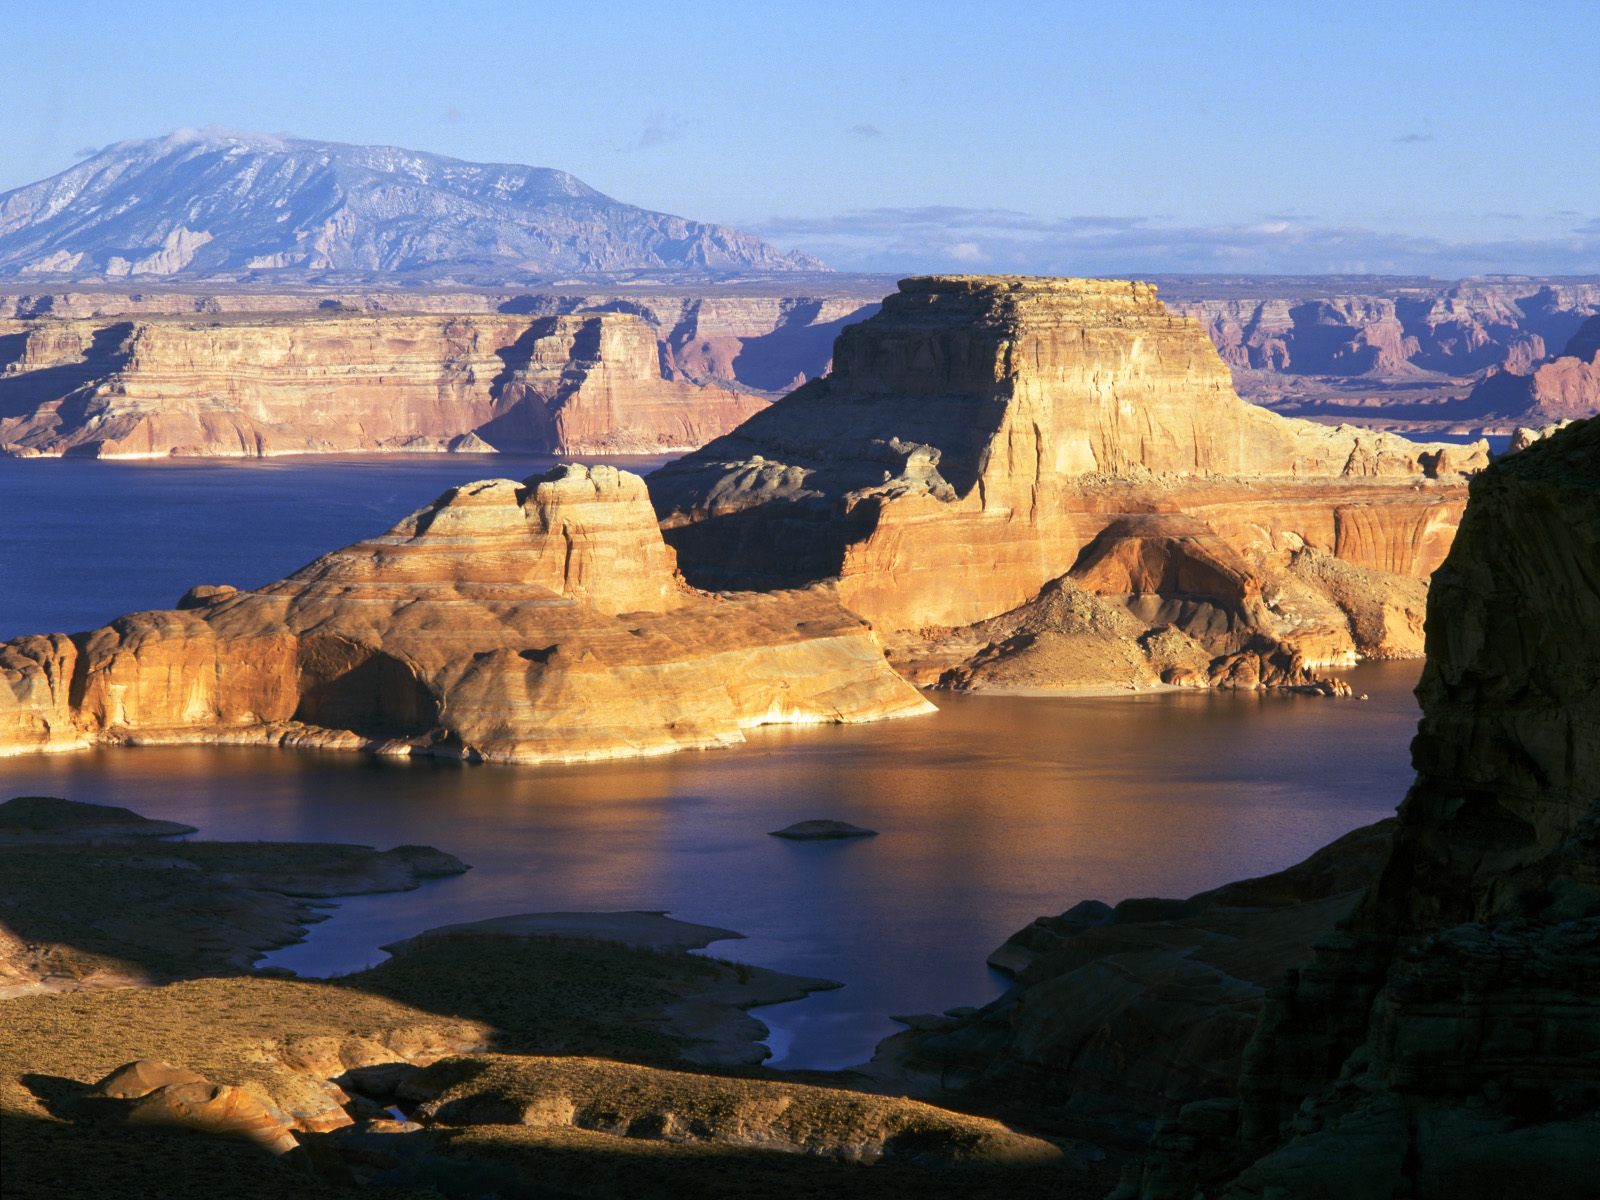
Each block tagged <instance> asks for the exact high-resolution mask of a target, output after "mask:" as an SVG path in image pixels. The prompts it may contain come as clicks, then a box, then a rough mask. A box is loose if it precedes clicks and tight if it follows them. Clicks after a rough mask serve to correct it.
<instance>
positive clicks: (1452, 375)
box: [1159, 276, 1600, 433]
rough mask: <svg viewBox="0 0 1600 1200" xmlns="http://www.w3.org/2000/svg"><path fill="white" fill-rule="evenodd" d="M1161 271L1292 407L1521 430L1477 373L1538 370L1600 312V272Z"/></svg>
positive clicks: (1394, 424) (1226, 354) (1459, 428)
mask: <svg viewBox="0 0 1600 1200" xmlns="http://www.w3.org/2000/svg"><path fill="white" fill-rule="evenodd" d="M1159 282H1160V283H1161V285H1162V290H1163V294H1164V295H1166V297H1167V301H1168V303H1169V305H1171V306H1172V307H1173V308H1174V309H1175V310H1176V311H1178V312H1181V313H1184V314H1186V315H1190V316H1194V317H1195V318H1197V319H1198V320H1199V321H1200V322H1201V323H1202V324H1203V325H1204V326H1205V328H1206V332H1207V333H1208V334H1209V335H1210V337H1211V340H1212V341H1213V342H1214V343H1215V344H1216V347H1217V350H1218V352H1219V353H1220V354H1221V355H1222V357H1223V359H1224V361H1226V362H1227V364H1228V366H1229V367H1230V368H1231V369H1232V370H1233V376H1234V383H1235V385H1236V386H1237V387H1238V389H1239V393H1240V395H1242V396H1245V397H1246V398H1248V399H1250V400H1252V401H1254V402H1256V403H1258V404H1264V405H1266V406H1268V407H1271V408H1274V409H1276V410H1277V411H1279V412H1283V413H1291V414H1294V415H1300V416H1309V417H1314V418H1316V419H1318V420H1340V419H1344V420H1350V421H1355V422H1359V423H1362V424H1370V425H1373V426H1375V427H1378V428H1386V429H1407V430H1413V431H1418V432H1423V431H1428V430H1435V431H1439V432H1456V433H1463V432H1468V431H1475V430H1482V429H1487V430H1488V431H1491V432H1494V431H1498V432H1510V427H1509V426H1508V425H1507V424H1506V423H1505V421H1504V420H1503V419H1501V415H1500V414H1498V413H1490V412H1488V411H1487V410H1486V409H1484V408H1483V407H1482V406H1481V405H1480V404H1479V403H1477V402H1476V400H1475V399H1474V400H1467V399H1464V397H1466V396H1467V393H1468V392H1469V391H1471V389H1472V386H1473V383H1474V381H1475V380H1477V379H1478V378H1479V377H1481V376H1484V375H1485V374H1488V375H1489V377H1490V378H1494V377H1495V376H1500V375H1504V376H1509V377H1511V378H1513V379H1514V378H1520V377H1524V376H1526V375H1528V374H1529V373H1530V372H1532V371H1533V370H1534V368H1535V367H1536V366H1538V364H1539V363H1540V362H1541V361H1542V360H1544V359H1545V356H1546V355H1547V354H1549V353H1551V352H1552V351H1553V350H1554V349H1555V348H1556V347H1559V346H1561V345H1563V344H1565V342H1566V341H1567V339H1568V338H1569V337H1571V336H1572V334H1573V331H1574V330H1575V329H1577V328H1578V326H1579V325H1580V324H1582V322H1583V321H1584V320H1585V318H1587V317H1592V316H1593V315H1595V314H1596V313H1600V281H1596V280H1593V279H1531V278H1517V277H1498V278H1479V279H1464V280H1460V281H1458V282H1455V283H1444V282H1441V281H1438V280H1431V279H1411V278H1384V277H1381V276H1349V277H1331V278H1326V277H1325V278H1318V279H1295V278H1250V277H1239V278H1227V277H1190V278H1184V277H1172V278H1166V279H1160V280H1159ZM1496 386H1497V387H1500V388H1505V389H1507V390H1513V389H1514V386H1515V385H1513V384H1512V383H1511V382H1510V380H1509V379H1506V380H1502V381H1501V382H1500V383H1499V384H1497V385H1496Z"/></svg>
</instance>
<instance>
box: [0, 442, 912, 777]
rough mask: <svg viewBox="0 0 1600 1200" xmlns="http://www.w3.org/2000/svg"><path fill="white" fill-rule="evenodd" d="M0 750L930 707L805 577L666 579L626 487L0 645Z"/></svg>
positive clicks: (538, 731) (688, 733)
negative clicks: (90, 627)
mask: <svg viewBox="0 0 1600 1200" xmlns="http://www.w3.org/2000/svg"><path fill="white" fill-rule="evenodd" d="M0 679H3V681H4V687H3V688H0V752H21V751H28V750H53V749H72V748H76V747H80V746H88V745H95V744H101V743H107V742H146V743H149V742H190V741H195V742H240V743H269V744H289V745H312V746H329V747H336V748H357V749H368V750H377V751H380V752H384V753H398V754H435V755H443V756H449V757H459V758H466V759H473V760H476V759H491V760H498V761H517V762H543V761H574V760H581V759H592V758H607V757H618V756H624V755H633V754H651V753H660V752H663V751H667V750H674V749H680V748H686V747H699V746H713V745H723V744H727V743H730V742H736V741H739V740H741V739H742V736H743V734H742V731H743V730H745V729H748V728H751V727H754V726H757V725H762V724H767V723H784V722H825V721H862V720H872V719H877V718H880V717H891V716H904V715H911V714H915V713H920V712H926V711H931V708H930V706H929V705H928V704H927V703H926V702H925V701H924V700H922V699H921V698H920V697H919V696H918V695H917V694H916V693H915V691H914V690H912V689H911V688H910V686H909V685H907V684H905V683H904V682H902V681H901V680H900V679H899V678H898V677H896V676H895V675H894V673H893V672H892V671H891V670H890V669H889V667H888V666H887V665H886V664H885V662H884V659H883V653H882V650H881V648H880V647H879V646H878V644H877V642H876V640H875V639H874V638H873V636H872V634H871V632H870V630H869V629H868V628H867V627H866V625H865V624H864V623H863V622H862V621H860V620H859V619H858V618H856V617H854V616H852V615H851V614H849V613H847V612H845V611H844V610H843V609H842V608H841V607H840V606H839V604H838V603H837V601H836V600H835V599H834V597H833V596H832V595H831V594H830V593H829V592H827V591H826V590H825V589H820V588H818V589H811V590H808V591H803V592H789V593H780V594H775V595H763V596H745V597H737V598H731V599H724V598H718V597H714V596H709V595H706V594H704V593H700V592H696V591H694V590H693V589H691V588H689V587H687V586H686V585H685V584H684V583H683V582H682V581H681V579H679V578H678V576H677V575H676V572H675V570H674V561H673V554H672V551H671V550H670V549H668V548H667V547H666V546H665V545H664V544H663V543H662V541H661V537H660V533H659V531H658V530H657V528H656V525H655V520H654V515H653V513H652V511H651V509H650V506H649V500H648V497H647V495H646V493H645V489H644V484H643V482H642V481H641V480H640V479H639V478H638V477H637V476H633V475H629V474H627V473H625V472H619V471H616V470H615V469H613V468H609V467H594V468H582V467H561V468H557V469H556V470H555V471H553V472H551V473H550V474H548V475H545V476H543V477H535V478H532V479H529V480H526V481H525V482H523V483H517V482H515V481H513V480H487V481H484V482H481V483H476V484H469V485H466V486H464V487H461V488H457V489H455V490H453V491H451V492H448V493H446V494H445V495H444V496H442V497H441V498H440V499H439V500H438V501H436V502H435V503H433V504H432V505H429V506H428V507H427V508H424V509H422V510H420V511H418V512H417V513H415V514H413V515H412V516H411V517H409V518H407V519H406V520H405V521H403V522H402V523H401V524H399V525H397V526H396V527H395V528H394V529H392V530H391V531H389V533H387V534H385V535H383V536H382V537H377V538H372V539H369V540H367V541H364V542H359V543H357V544H355V545H354V546H349V547H346V548H345V549H343V550H339V551H335V552H334V553H332V554H328V555H325V556H324V557H322V558H320V559H318V560H317V561H316V562H314V563H312V564H310V565H309V566H307V567H306V568H304V569H303V570H301V571H299V572H296V573H295V574H294V575H292V576H290V577H289V578H287V579H284V580H282V581H280V582H278V583H275V584H272V585H269V586H267V587H265V588H262V589H260V590H259V591H256V592H248V593H244V592H235V591H234V590H233V589H230V588H208V589H196V591H195V592H192V593H191V594H190V595H189V596H187V597H185V599H184V602H183V603H182V604H180V606H179V608H178V609H177V610H175V611H171V612H152V613H137V614H134V615H132V616H129V617H124V618H122V619H120V620H119V621H117V622H115V623H113V624H112V625H110V626H107V627H106V628H103V629H99V630H94V631H92V632H90V633H86V634H77V635H73V636H71V637H68V636H66V635H62V634H53V635H49V636H37V637H27V638H21V639H18V640H17V641H14V642H10V643H6V644H5V645H4V646H3V647H0Z"/></svg>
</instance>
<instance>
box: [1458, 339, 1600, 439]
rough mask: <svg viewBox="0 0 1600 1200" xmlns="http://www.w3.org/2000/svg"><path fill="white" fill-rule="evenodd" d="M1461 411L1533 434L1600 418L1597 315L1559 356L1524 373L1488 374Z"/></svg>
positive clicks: (1542, 362)
mask: <svg viewBox="0 0 1600 1200" xmlns="http://www.w3.org/2000/svg"><path fill="white" fill-rule="evenodd" d="M1465 406H1466V407H1467V408H1469V409H1471V410H1472V411H1474V412H1477V413H1481V414H1483V415H1484V416H1486V417H1493V418H1495V419H1496V420H1497V421H1499V422H1500V423H1502V424H1503V423H1505V422H1507V421H1514V422H1516V423H1518V424H1519V425H1524V426H1528V427H1531V428H1534V429H1538V428H1542V427H1544V426H1548V425H1554V424H1558V423H1559V422H1562V421H1574V420H1580V419H1582V418H1584V417H1592V416H1595V415H1596V414H1597V413H1600V316H1596V317H1591V318H1589V320H1588V321H1587V322H1585V323H1584V324H1583V326H1582V327H1580V328H1579V330H1578V331H1577V332H1576V333H1575V334H1573V335H1572V339H1571V340H1570V341H1569V342H1568V343H1567V345H1566V347H1565V349H1563V350H1562V351H1561V353H1560V354H1559V355H1556V356H1554V357H1552V358H1548V359H1544V360H1542V361H1539V362H1537V363H1535V364H1534V365H1533V366H1532V367H1531V369H1530V370H1529V371H1528V372H1527V373H1525V374H1517V373H1513V372H1510V371H1496V372H1493V373H1491V374H1490V375H1488V376H1487V377H1486V378H1484V379H1483V381H1482V382H1480V383H1479V384H1478V385H1477V387H1475V388H1473V389H1472V394H1471V395H1469V396H1468V397H1467V399H1466V401H1465Z"/></svg>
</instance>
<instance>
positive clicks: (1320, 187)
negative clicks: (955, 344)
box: [0, 0, 1600, 278]
mask: <svg viewBox="0 0 1600 1200" xmlns="http://www.w3.org/2000/svg"><path fill="white" fill-rule="evenodd" d="M1594 15H1595V10H1594V9H1593V7H1592V6H1589V5H1587V4H1583V3H1579V2H1570V0H1562V2H1554V3H1549V4H1544V5H1539V6H1535V7H1534V8H1532V9H1530V10H1527V11H1525V12H1523V13H1522V14H1521V15H1520V18H1519V19H1518V20H1517V21H1515V22H1512V21H1508V20H1506V17H1505V10H1504V9H1503V7H1501V6H1498V5H1494V4H1490V3H1485V2H1474V3H1466V4H1458V5H1452V6H1450V7H1449V8H1448V9H1443V8H1439V9H1434V8H1432V7H1431V6H1415V7H1409V8H1406V9H1403V10H1398V11H1397V10H1391V9H1385V8H1383V7H1380V6H1378V5H1375V4H1346V5H1342V6H1340V7H1339V9H1338V11H1337V12H1336V13H1325V12H1311V11H1309V10H1303V9H1296V8H1290V9H1282V8H1276V7H1269V6H1266V5H1235V6H1231V7H1230V8H1229V9H1228V11H1227V12H1226V13H1225V14H1218V13H1214V12H1210V11H1204V10H1201V9H1199V8H1189V7H1187V6H1181V5H1176V4H1162V3H1145V4H1132V5H1124V6H1118V7H1117V8H1116V9H1115V10H1106V9H1103V8H1101V7H1098V6H1092V5H1079V4H1067V5H1058V6H1055V5H1053V6H1043V5H1028V4H1013V5H999V6H991V7H988V8H985V9H983V10H977V9H969V8H966V7H965V6H958V5H938V4H934V5H927V4H919V5H909V4H883V5H873V6H855V7H850V6H845V5H835V4H821V5H813V6H808V7H807V8H806V9H805V10H804V11H800V12H796V13H785V14H783V15H781V16H776V15H771V14H758V13H752V12H750V11H747V10H745V9H742V8H740V7H736V6H732V5H726V4H720V3H719V4H702V5H697V6H694V7H693V8H692V9H689V10H686V11H684V12H682V13H679V14H676V19H675V20H674V21H673V23H671V24H665V23H663V22H662V19H661V17H662V13H661V10H660V9H658V8H654V7H649V6H644V5H639V4H633V3H618V4H614V5H609V6H606V7H605V8H603V9H601V10H598V16H599V17H601V18H604V19H590V20H588V21H586V22H582V23H580V22H574V21H572V20H570V19H567V18H566V17H565V16H564V15H563V10H560V9H555V8H548V7H536V6H528V5H515V4H502V3H490V2H487V0H483V2H478V3H470V2H469V3H464V4H462V5H459V6H457V8H456V9H455V10H453V12H452V15H451V17H450V18H449V19H448V20H445V19H441V18H440V17H438V16H437V15H434V14H431V13H428V12H426V11H425V10H420V9H412V8H409V7H399V8H396V7H395V6H377V5H372V4H366V3H354V4H349V5H341V6H337V7H329V6H321V7H313V6H311V5H308V4H301V3H287V4H273V5H270V6H269V5H265V4H260V3H241V4H238V5H235V6H233V7H232V8H231V9H230V10H228V11H227V12H226V13H223V12H216V11H205V10H195V9H191V8H188V7H186V6H179V5H176V4H173V3H168V2H158V3H152V4H150V5H146V6H141V8H140V9H139V10H138V11H137V12H135V11H125V10H104V9H102V8H101V7H100V6H97V5H93V4H90V3H86V2H83V0H67V2H65V3H61V4H58V5H55V6H52V7H50V8H48V9H45V8H34V9H25V10H22V11H19V12H17V13H14V14H12V16H11V19H10V21H9V28H10V31H11V33H12V36H13V39H14V40H13V44H15V45H18V46H27V47H28V48H29V53H28V54H27V56H26V57H25V58H24V59H23V60H22V61H20V62H18V63H17V64H16V65H15V66H14V68H13V69H12V70H10V71H8V72H7V73H6V75H5V77H4V78H0V102H3V103H4V104H5V106H6V109H7V111H8V112H9V113H10V114H11V129H12V137H11V139H9V140H10V143H11V144H10V145H8V146H7V150H6V153H5V155H4V156H0V190H8V189H11V188H15V187H19V186H22V185H25V184H28V183H31V182H34V181H36V180H39V179H43V178H46V177H48V176H51V175H54V174H56V173H57V172H60V171H62V170H65V169H66V168H68V167H69V166H71V165H72V164H73V163H75V162H77V161H80V160H81V159H82V158H83V157H85V156H86V154H87V153H88V152H89V151H90V150H91V149H93V148H99V147H103V146H105V145H108V144H110V143H114V142H118V141H124V140H131V139H137V138H144V137H153V136H159V135H162V134H166V133H169V132H171V131H173V130H175V129H182V128H200V127H207V126H220V127H224V128H229V129H235V130H250V131H266V132H276V131H285V132H288V133H290V134H292V135H293V136H298V137H304V138H309V139H313V140H329V141H343V142H352V143H358V144H361V143H367V144H387V145H396V146H402V147H405V148H407V149H413V150H421V151H428V152H432V153H438V154H445V155H449V156H452V157H456V158H462V159H467V160H470V161H478V162H509V163H523V164H528V165H532V166H542V167H554V168H558V169H560V170H564V171H568V172H571V173H572V174H574V175H576V176H577V177H578V178H580V179H582V180H583V181H584V182H586V183H588V184H590V185H591V186H593V187H595V188H598V189H599V190H601V191H602V192H605V193H606V194H608V195H611V196H613V197H615V198H617V199H619V200H624V201H627V202H629V203H632V204H637V205H640V206H643V207H645V208H649V209H653V210H658V211H664V212H670V213H675V214H678V215H681V216H685V217H690V218H693V219H696V220H701V221H713V222H720V223H724V224H729V225H733V226H736V227H739V228H741V229H745V230H748V231H749V232H751V233H755V234H758V235H760V236H762V237H765V238H767V239H768V240H770V241H772V242H773V243H775V244H776V245H777V246H779V247H780V248H781V249H783V250H803V251H807V252H809V253H812V254H814V255H816V256H818V257H819V258H821V259H822V260H823V261H825V262H827V263H828V264H829V265H830V266H832V267H834V268H836V269H838V270H842V271H862V272H873V273H879V272H881V273H894V274H905V273H911V272H917V271H937V270H962V271H980V272H993V271H1020V272H1026V273H1047V274H1048V273H1062V274H1087V275H1103V274H1130V273H1137V274H1163V273H1230V274H1242V273H1252V274H1320V273H1350V274H1356V273H1359V274H1425V275H1433V276H1437V277H1444V278H1452V277H1458V276H1463V275H1472V274H1491V273H1493V274H1499V273H1506V274H1532V275H1545V274H1564V275H1570V274H1592V273H1596V272H1600V202H1597V201H1596V200H1595V196H1596V195H1597V193H1600V186H1597V185H1600V166H1597V165H1596V160H1595V155H1594V153H1593V150H1594V148H1595V144H1596V136H1595V135H1596V134H1597V133H1600V117H1597V116H1596V113H1597V112H1600V96H1597V95H1596V93H1597V91H1600V84H1597V83H1596V72H1594V70H1593V63H1594V62H1595V61H1600V22H1597V21H1595V20H1594V19H1593V17H1594ZM1513 73H1516V75H1515V81H1514V85H1513ZM308 79H310V80H314V81H316V83H317V86H312V87H308V86H306V80H308Z"/></svg>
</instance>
